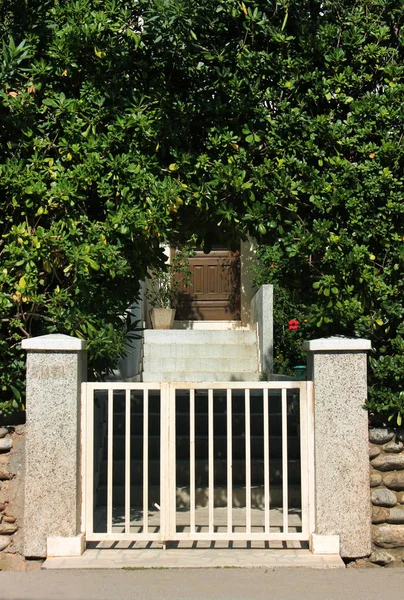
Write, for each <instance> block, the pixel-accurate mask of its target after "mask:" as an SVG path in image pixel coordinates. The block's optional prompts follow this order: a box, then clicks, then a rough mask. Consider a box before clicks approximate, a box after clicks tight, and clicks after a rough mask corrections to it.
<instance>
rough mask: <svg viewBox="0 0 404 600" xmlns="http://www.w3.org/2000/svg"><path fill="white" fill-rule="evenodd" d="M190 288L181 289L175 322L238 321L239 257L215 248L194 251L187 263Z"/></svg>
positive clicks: (237, 254) (225, 250) (233, 253)
mask: <svg viewBox="0 0 404 600" xmlns="http://www.w3.org/2000/svg"><path fill="white" fill-rule="evenodd" d="M189 263H190V270H191V273H192V279H191V285H189V286H188V287H185V288H182V289H181V290H180V295H179V298H178V303H177V313H176V316H175V318H176V319H177V320H180V321H181V320H191V321H228V320H229V321H230V320H239V319H240V253H239V252H230V251H229V250H227V249H224V248H215V249H214V250H212V251H211V252H210V253H209V254H204V253H203V251H202V250H197V251H196V255H195V256H194V258H191V259H190V261H189Z"/></svg>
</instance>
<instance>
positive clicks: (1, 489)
mask: <svg viewBox="0 0 404 600" xmlns="http://www.w3.org/2000/svg"><path fill="white" fill-rule="evenodd" d="M24 462H25V425H17V426H16V427H0V551H1V553H0V569H1V570H4V569H7V568H10V566H12V565H13V564H15V560H13V559H15V558H16V557H18V556H19V557H20V558H21V555H22V554H23V531H22V525H23V517H24V514H23V513H24ZM17 568H18V567H17Z"/></svg>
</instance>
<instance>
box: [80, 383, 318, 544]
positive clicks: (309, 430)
mask: <svg viewBox="0 0 404 600" xmlns="http://www.w3.org/2000/svg"><path fill="white" fill-rule="evenodd" d="M198 389H199V390H206V391H208V394H209V390H212V391H215V390H223V391H227V390H237V389H238V390H254V389H255V390H257V389H258V390H262V391H263V394H264V397H265V392H264V390H281V392H282V397H284V398H285V399H286V390H288V389H298V390H299V392H300V401H299V406H300V469H301V504H302V506H301V514H302V530H301V532H299V533H289V532H288V531H287V514H286V517H285V515H284V521H283V528H282V529H283V531H282V532H279V533H269V532H268V533H265V532H264V533H251V531H250V532H248V531H243V532H237V533H235V532H233V531H231V532H229V531H226V532H220V533H219V532H212V531H210V532H208V533H201V532H195V531H194V532H192V531H190V532H177V530H176V486H175V479H176V444H175V437H176V423H175V414H176V413H175V410H176V405H175V402H176V391H177V390H198ZM96 390H104V391H108V398H111V397H112V395H113V392H114V391H118V390H121V391H125V392H126V399H128V394H129V397H130V391H131V390H142V391H146V390H159V391H160V406H161V412H160V456H161V457H164V458H165V460H160V504H161V506H160V527H159V531H158V533H156V532H154V533H152V532H148V531H146V532H142V533H137V534H136V533H130V532H129V533H114V532H113V531H112V486H111V483H112V470H111V469H112V450H111V448H112V439H113V431H112V428H111V427H109V431H111V434H110V435H109V441H108V446H109V447H110V448H109V450H108V454H109V461H108V462H109V463H110V462H111V464H110V465H109V467H108V482H109V485H108V491H107V532H106V533H95V532H94V520H93V517H94V391H96ZM284 391H285V393H284ZM81 394H82V473H83V497H82V531H84V532H85V536H86V540H87V541H103V540H108V541H123V540H126V541H132V542H136V541H139V542H140V541H151V542H153V541H160V542H163V545H164V546H165V543H166V542H168V541H183V540H194V541H203V540H204V541H218V540H225V541H235V540H243V541H253V540H260V541H296V540H299V541H307V542H308V541H309V540H310V538H311V535H312V533H313V532H314V526H315V525H314V518H315V510H314V497H315V490H314V398H313V383H312V382H311V381H269V382H268V381H260V382H257V381H255V382H201V383H193V382H170V383H164V382H157V383H153V382H150V383H149V382H147V383H146V382H141V383H124V382H104V383H99V382H96V383H92V382H91V383H89V382H83V383H82V384H81ZM212 397H213V393H212ZM245 397H246V394H245ZM108 418H109V421H110V423H111V422H112V402H110V401H108ZM125 418H126V419H127V418H128V413H126V417H125ZM126 422H127V421H126ZM285 427H286V426H285V425H283V430H282V445H283V453H282V454H283V456H285V454H284V451H285V448H286V444H287V438H285V435H284V434H285V432H286V428H285ZM268 435H269V432H268ZM125 437H126V433H125ZM129 437H130V430H129ZM208 439H209V435H208ZM213 439H214V435H213ZM249 439H251V438H249ZM269 442H270V438H269ZM125 446H126V451H127V444H126V442H125ZM147 446H148V443H147ZM285 462H286V461H284V460H283V465H284V463H285ZM190 465H191V459H190ZM125 468H126V467H125ZM283 468H284V466H283ZM126 484H127V481H126V478H125V495H127V491H126V490H127V485H126ZM129 489H130V482H129ZM250 489H251V488H250ZM268 489H269V491H270V489H271V488H270V485H268ZM213 490H214V488H213ZM209 497H210V494H209ZM284 500H285V496H284ZM127 510H130V506H129V509H126V510H125V515H127ZM227 510H229V507H228V506H227ZM231 510H232V507H231V509H230V512H231ZM268 511H269V506H268ZM190 512H191V508H190ZM249 514H250V517H251V508H250V513H249ZM246 515H247V507H246ZM285 518H286V521H285ZM125 520H127V517H126V516H125ZM285 523H286V532H285V531H284V529H285ZM123 527H124V526H123ZM143 527H144V523H143ZM128 528H129V526H128ZM246 529H247V526H246Z"/></svg>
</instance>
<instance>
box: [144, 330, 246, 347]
mask: <svg viewBox="0 0 404 600" xmlns="http://www.w3.org/2000/svg"><path fill="white" fill-rule="evenodd" d="M144 343H145V344H163V345H164V346H168V345H171V344H201V345H204V344H208V345H212V344H229V345H234V344H235V345H237V346H242V345H243V344H245V345H248V344H256V343H257V333H256V331H253V330H251V331H248V330H235V331H200V330H199V331H198V330H193V329H190V330H181V329H170V330H161V329H160V330H159V329H146V330H145V331H144Z"/></svg>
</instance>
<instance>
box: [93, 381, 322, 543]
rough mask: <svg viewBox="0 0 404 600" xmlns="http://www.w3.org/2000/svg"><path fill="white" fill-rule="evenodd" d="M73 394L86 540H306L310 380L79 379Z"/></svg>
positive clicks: (310, 469) (309, 520)
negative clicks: (78, 398)
mask: <svg viewBox="0 0 404 600" xmlns="http://www.w3.org/2000/svg"><path fill="white" fill-rule="evenodd" d="M82 398H83V423H82V431H83V436H82V443H83V446H82V447H83V528H84V531H85V534H86V540H87V541H101V540H111V541H120V540H128V541H162V542H166V541H180V540H196V541H197V540H205V541H206V540H212V541H214V540H227V541H232V540H245V541H248V540H268V541H270V540H281V541H288V540H302V541H305V540H308V539H309V535H310V533H311V531H312V514H313V481H314V476H313V468H314V467H313V422H312V421H313V411H312V383H311V382H306V381H299V382H296V381H294V382H284V381H282V382H251V383H250V382H248V383H246V382H225V383H169V384H168V383H115V382H114V383H84V384H82ZM296 482H297V483H296Z"/></svg>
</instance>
